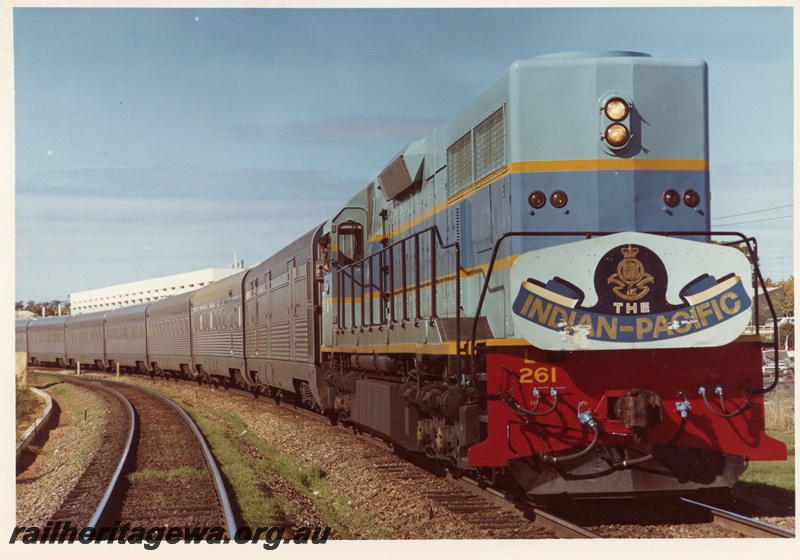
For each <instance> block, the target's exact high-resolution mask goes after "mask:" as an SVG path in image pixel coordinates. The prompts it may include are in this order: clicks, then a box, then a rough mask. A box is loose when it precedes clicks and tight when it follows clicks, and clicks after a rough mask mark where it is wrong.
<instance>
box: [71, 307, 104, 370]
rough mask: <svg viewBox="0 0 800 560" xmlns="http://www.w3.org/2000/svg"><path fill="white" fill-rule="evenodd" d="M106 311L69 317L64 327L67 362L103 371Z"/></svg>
mask: <svg viewBox="0 0 800 560" xmlns="http://www.w3.org/2000/svg"><path fill="white" fill-rule="evenodd" d="M107 313H108V311H95V312H94V313H84V314H82V315H73V316H71V317H70V318H69V319H68V320H67V321H66V324H65V327H64V338H65V341H66V352H67V362H68V363H69V364H70V365H71V366H73V367H74V366H75V365H77V364H78V363H81V364H84V365H90V366H94V367H97V368H100V369H105V368H106V367H107V366H108V362H107V361H106V345H105V317H106V314H107Z"/></svg>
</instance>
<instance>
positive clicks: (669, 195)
mask: <svg viewBox="0 0 800 560" xmlns="http://www.w3.org/2000/svg"><path fill="white" fill-rule="evenodd" d="M680 203H681V195H679V194H678V191H676V190H675V189H670V190H668V191H667V192H665V193H664V204H666V205H667V206H669V207H670V208H675V207H676V206H677V205H678V204H680Z"/></svg>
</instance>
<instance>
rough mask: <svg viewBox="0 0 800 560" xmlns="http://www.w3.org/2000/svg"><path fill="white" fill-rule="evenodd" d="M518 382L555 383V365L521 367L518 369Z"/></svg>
mask: <svg viewBox="0 0 800 560" xmlns="http://www.w3.org/2000/svg"><path fill="white" fill-rule="evenodd" d="M520 374H521V375H520V377H519V382H520V383H534V382H536V383H540V384H543V383H555V382H556V368H555V366H550V367H547V366H539V367H537V368H536V369H531V368H522V369H521V370H520Z"/></svg>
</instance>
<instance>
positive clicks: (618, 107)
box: [605, 97, 630, 121]
mask: <svg viewBox="0 0 800 560" xmlns="http://www.w3.org/2000/svg"><path fill="white" fill-rule="evenodd" d="M605 110H606V116H607V117H608V118H609V119H611V120H612V121H621V120H622V119H624V118H625V117H627V116H628V111H629V110H630V109H629V108H628V104H627V103H625V101H624V100H622V99H620V98H619V97H614V98H612V99H609V100H608V103H606V109H605Z"/></svg>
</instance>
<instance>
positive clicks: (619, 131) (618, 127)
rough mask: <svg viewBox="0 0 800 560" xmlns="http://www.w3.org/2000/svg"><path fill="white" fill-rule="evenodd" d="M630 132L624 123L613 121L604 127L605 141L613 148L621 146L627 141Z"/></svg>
mask: <svg viewBox="0 0 800 560" xmlns="http://www.w3.org/2000/svg"><path fill="white" fill-rule="evenodd" d="M629 138H630V133H629V132H628V129H627V128H625V125H622V124H619V123H614V124H612V125H611V126H609V127H608V128H607V129H606V142H608V143H609V144H610V145H611V146H613V147H614V148H621V147H622V146H624V145H625V144H627V143H628V139H629Z"/></svg>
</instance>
